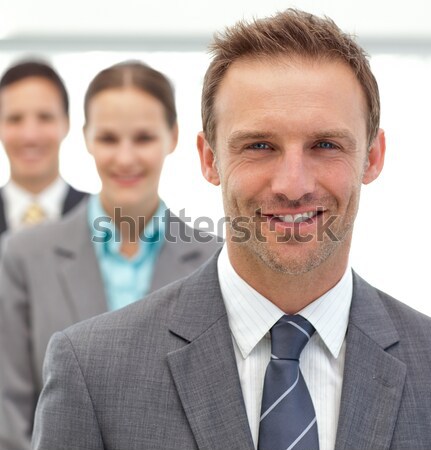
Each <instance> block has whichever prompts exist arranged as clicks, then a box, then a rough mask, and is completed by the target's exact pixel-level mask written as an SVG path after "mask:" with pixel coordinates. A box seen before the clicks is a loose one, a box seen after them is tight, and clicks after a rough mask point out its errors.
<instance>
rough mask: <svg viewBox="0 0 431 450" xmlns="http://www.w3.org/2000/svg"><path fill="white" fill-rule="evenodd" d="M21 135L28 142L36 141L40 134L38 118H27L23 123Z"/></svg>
mask: <svg viewBox="0 0 431 450" xmlns="http://www.w3.org/2000/svg"><path fill="white" fill-rule="evenodd" d="M21 136H22V138H23V139H24V140H25V141H26V142H33V141H36V140H37V139H38V138H39V136H40V126H39V124H38V123H37V121H36V120H33V119H27V120H25V121H24V122H23V123H22V126H21Z"/></svg>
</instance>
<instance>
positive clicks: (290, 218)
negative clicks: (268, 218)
mask: <svg viewBox="0 0 431 450" xmlns="http://www.w3.org/2000/svg"><path fill="white" fill-rule="evenodd" d="M316 214H317V212H316V211H308V212H305V213H300V214H295V215H292V214H287V215H286V216H276V217H278V218H279V219H281V220H282V221H283V222H288V223H292V222H294V223H299V222H305V221H306V220H308V219H311V218H312V217H314V216H315V215H316Z"/></svg>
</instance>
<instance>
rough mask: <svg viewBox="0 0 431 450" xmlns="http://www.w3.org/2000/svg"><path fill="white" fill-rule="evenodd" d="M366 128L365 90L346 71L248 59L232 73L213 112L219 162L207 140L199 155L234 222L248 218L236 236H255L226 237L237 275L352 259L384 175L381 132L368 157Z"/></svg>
mask: <svg viewBox="0 0 431 450" xmlns="http://www.w3.org/2000/svg"><path fill="white" fill-rule="evenodd" d="M366 118H367V107H366V100H365V96H364V93H363V91H362V88H361V86H360V84H359V82H358V81H357V79H356V78H355V76H354V74H353V72H352V71H351V69H350V68H349V67H348V66H347V65H345V64H343V63H341V62H333V61H325V60H322V61H314V62H310V61H308V60H304V59H296V60H293V61H292V59H287V58H284V57H279V58H276V59H275V58H272V59H261V60H256V59H252V60H245V59H244V60H240V61H237V62H235V63H234V64H233V65H232V66H231V67H230V68H229V69H228V71H227V73H226V75H225V77H224V79H223V80H222V83H221V85H220V87H219V90H218V92H217V97H216V102H215V119H216V124H217V127H216V144H215V147H216V148H215V149H214V151H215V154H216V160H214V157H213V154H212V151H211V148H210V146H209V144H208V143H207V142H206V141H205V140H204V137H203V135H201V136H200V137H199V139H198V146H199V150H200V156H201V163H202V170H203V173H204V176H205V177H206V178H207V179H208V180H209V181H210V182H212V183H213V184H219V183H220V184H221V186H222V192H223V202H224V208H225V213H226V215H227V216H228V217H230V218H231V219H234V218H235V217H244V218H245V219H241V223H240V224H237V228H238V226H240V227H242V230H243V231H244V230H247V231H248V232H250V238H249V239H248V236H247V233H246V232H242V233H240V234H241V236H239V235H238V234H235V232H234V231H233V230H232V229H231V228H230V229H229V227H228V232H227V241H228V244H227V245H228V248H229V254H230V257H231V260H233V261H234V262H235V264H236V265H237V266H238V265H243V267H248V269H250V268H251V267H252V266H251V265H254V267H256V268H257V266H256V264H257V265H262V263H263V266H264V267H266V268H270V269H271V270H272V271H276V272H281V273H287V274H301V273H306V272H309V271H310V270H313V269H314V268H316V267H318V266H319V265H320V264H322V263H323V262H324V261H326V260H328V258H330V257H331V256H335V255H337V252H338V253H339V252H343V253H339V254H340V255H343V257H344V258H346V259H347V254H348V250H349V246H350V240H351V234H352V227H353V223H354V220H355V217H356V213H357V210H358V203H359V195H360V188H361V183H369V182H371V181H372V180H373V179H375V178H376V177H377V176H378V174H379V173H380V170H381V168H382V165H383V156H384V136H383V132H379V135H378V137H377V138H376V140H375V142H374V143H373V145H372V147H371V150H370V152H369V153H367V150H368V143H367V128H366ZM328 225H329V227H328ZM325 229H326V232H325ZM233 236H237V237H238V236H239V237H241V238H242V237H245V239H242V240H243V241H244V242H243V243H241V244H237V243H233V242H231V239H232V237H233ZM346 263H347V261H346Z"/></svg>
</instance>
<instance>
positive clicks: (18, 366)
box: [0, 62, 219, 450]
mask: <svg viewBox="0 0 431 450" xmlns="http://www.w3.org/2000/svg"><path fill="white" fill-rule="evenodd" d="M84 103H85V106H84V109H85V126H84V135H85V141H86V144H87V147H88V151H89V152H90V154H91V155H92V156H93V157H94V160H95V163H96V167H97V170H98V172H99V175H100V178H101V182H102V189H101V192H100V194H99V195H93V196H90V197H89V200H88V202H87V201H86V202H84V203H83V205H82V206H79V207H78V208H76V209H75V210H74V211H73V212H72V213H71V214H68V215H67V216H66V217H64V218H63V219H62V220H60V221H58V222H53V223H49V224H43V225H41V226H38V227H34V228H32V229H29V230H24V231H22V232H20V233H17V234H15V235H14V236H11V237H10V239H9V242H8V245H7V246H6V249H5V253H4V258H3V259H2V263H3V265H2V268H1V272H0V342H1V343H0V346H1V348H0V371H1V372H0V414H1V415H0V449H1V450H9V449H17V448H19V449H23V450H24V449H27V448H29V447H30V437H31V432H32V424H33V415H34V411H35V407H36V402H37V398H38V395H39V393H40V390H41V388H42V363H43V358H44V354H45V350H46V346H47V344H48V340H49V338H50V336H51V335H52V333H53V332H55V331H57V330H61V329H63V328H65V327H67V326H68V325H71V324H73V323H75V322H78V321H80V320H83V319H85V318H88V317H91V316H93V315H96V314H100V313H103V312H105V311H108V310H114V309H118V308H120V307H122V306H125V305H127V304H129V303H132V302H133V301H136V300H138V299H139V298H142V297H143V296H144V295H145V294H146V293H148V292H150V291H152V290H154V289H157V288H159V287H161V286H163V285H165V284H168V283H169V282H171V281H174V280H176V279H178V278H180V277H183V276H185V275H187V274H189V273H190V272H192V271H193V270H194V269H195V268H197V267H198V266H199V265H201V264H202V263H203V262H204V261H205V260H206V259H208V258H209V257H210V256H211V255H212V253H213V252H214V251H215V250H216V249H217V248H218V247H219V244H218V243H217V242H216V238H215V237H214V236H211V235H206V234H205V233H200V232H198V231H197V230H192V229H191V228H189V227H188V226H186V225H185V223H183V222H180V220H179V219H178V218H177V217H175V216H173V215H171V214H170V212H169V210H167V209H166V205H165V204H164V202H163V201H162V200H161V199H160V198H159V195H158V185H159V179H160V174H161V171H162V167H163V163H164V160H165V157H166V156H167V155H169V154H170V153H171V152H173V151H174V149H175V146H176V144H177V138H178V125H177V114H176V107H175V100H174V92H173V88H172V86H171V83H170V82H169V80H168V79H167V78H166V77H165V76H164V75H163V74H161V73H160V72H158V71H156V70H153V69H152V68H150V67H149V66H147V65H145V64H142V63H139V62H125V63H122V64H118V65H115V66H112V67H110V68H108V69H106V70H104V71H102V72H101V73H99V74H98V75H97V76H96V77H95V78H94V80H93V81H92V82H91V83H90V86H89V87H88V90H87V93H86V96H85V102H84ZM180 181H181V180H180V177H178V181H177V182H180ZM144 218H145V221H144V220H143V219H144Z"/></svg>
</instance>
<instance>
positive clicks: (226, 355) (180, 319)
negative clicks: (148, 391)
mask: <svg viewBox="0 0 431 450" xmlns="http://www.w3.org/2000/svg"><path fill="white" fill-rule="evenodd" d="M217 256H218V254H217V255H216V256H214V257H213V258H212V259H211V260H210V261H209V263H207V264H206V265H205V266H203V268H201V269H200V270H199V271H198V272H197V273H196V274H195V275H193V276H192V277H190V278H189V283H187V284H186V285H184V288H183V289H184V290H183V291H182V292H181V294H180V298H179V300H178V302H176V303H175V309H174V310H173V312H172V315H171V320H170V326H169V328H170V331H171V333H173V334H174V335H175V336H176V337H177V339H180V340H181V341H182V342H183V343H184V344H185V345H184V346H182V347H181V348H180V349H179V350H175V351H173V352H171V353H169V354H168V364H169V368H170V370H171V374H172V377H173V379H174V383H175V386H176V388H177V391H178V395H179V397H180V400H181V402H182V406H183V408H184V412H185V414H186V416H187V419H188V421H189V424H190V427H191V429H192V431H193V434H194V436H195V439H196V442H197V445H198V447H199V448H200V449H209V448H210V449H212V450H217V449H220V450H225V449H237V450H253V448H254V447H253V441H252V437H251V433H250V429H249V425H248V420H247V414H246V410H245V406H244V400H243V397H242V392H241V386H240V381H239V377H238V371H237V366H236V361H235V355H234V351H233V345H232V337H231V333H230V329H229V324H228V320H227V314H226V310H225V307H224V303H223V300H222V297H221V292H220V287H219V284H218V276H217Z"/></svg>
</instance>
